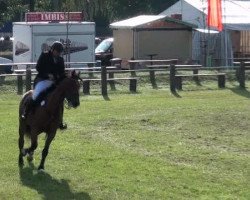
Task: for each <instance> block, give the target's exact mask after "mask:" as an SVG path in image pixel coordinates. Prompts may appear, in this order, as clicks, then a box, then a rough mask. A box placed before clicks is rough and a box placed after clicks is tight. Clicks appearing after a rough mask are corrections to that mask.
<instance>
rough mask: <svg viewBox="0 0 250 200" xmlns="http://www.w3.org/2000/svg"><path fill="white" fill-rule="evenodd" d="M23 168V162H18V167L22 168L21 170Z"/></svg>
mask: <svg viewBox="0 0 250 200" xmlns="http://www.w3.org/2000/svg"><path fill="white" fill-rule="evenodd" d="M23 166H24V164H23V161H22V162H20V161H19V163H18V167H19V168H21V169H22V168H23Z"/></svg>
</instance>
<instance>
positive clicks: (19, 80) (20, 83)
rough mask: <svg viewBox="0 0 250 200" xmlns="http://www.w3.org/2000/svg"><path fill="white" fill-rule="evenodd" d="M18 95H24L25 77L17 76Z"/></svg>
mask: <svg viewBox="0 0 250 200" xmlns="http://www.w3.org/2000/svg"><path fill="white" fill-rule="evenodd" d="M17 94H19V95H22V94H23V76H22V75H17Z"/></svg>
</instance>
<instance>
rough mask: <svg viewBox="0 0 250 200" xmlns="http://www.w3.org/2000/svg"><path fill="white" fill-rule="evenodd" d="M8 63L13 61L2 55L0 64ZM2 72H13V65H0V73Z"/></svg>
mask: <svg viewBox="0 0 250 200" xmlns="http://www.w3.org/2000/svg"><path fill="white" fill-rule="evenodd" d="M8 63H13V61H12V60H10V59H8V58H4V57H0V64H8ZM2 73H5V74H10V73H12V66H11V65H6V66H3V67H0V74H2Z"/></svg>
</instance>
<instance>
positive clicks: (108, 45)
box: [95, 38, 114, 66]
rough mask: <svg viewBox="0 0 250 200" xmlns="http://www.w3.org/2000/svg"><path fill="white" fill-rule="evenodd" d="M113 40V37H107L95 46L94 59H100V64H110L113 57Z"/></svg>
mask: <svg viewBox="0 0 250 200" xmlns="http://www.w3.org/2000/svg"><path fill="white" fill-rule="evenodd" d="M113 42H114V38H107V39H104V40H103V41H102V42H101V43H100V44H99V45H98V46H97V47H96V48H95V59H96V60H100V61H101V65H106V66H108V65H110V60H111V59H112V58H113Z"/></svg>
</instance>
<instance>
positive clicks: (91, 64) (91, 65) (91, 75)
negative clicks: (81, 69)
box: [88, 63, 94, 78]
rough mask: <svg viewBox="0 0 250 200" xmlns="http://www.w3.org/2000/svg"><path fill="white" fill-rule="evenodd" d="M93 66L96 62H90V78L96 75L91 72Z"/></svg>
mask: <svg viewBox="0 0 250 200" xmlns="http://www.w3.org/2000/svg"><path fill="white" fill-rule="evenodd" d="M93 67H94V64H93V63H89V64H88V68H89V71H90V72H89V77H90V78H93V77H94V74H93V72H91V71H93Z"/></svg>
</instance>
